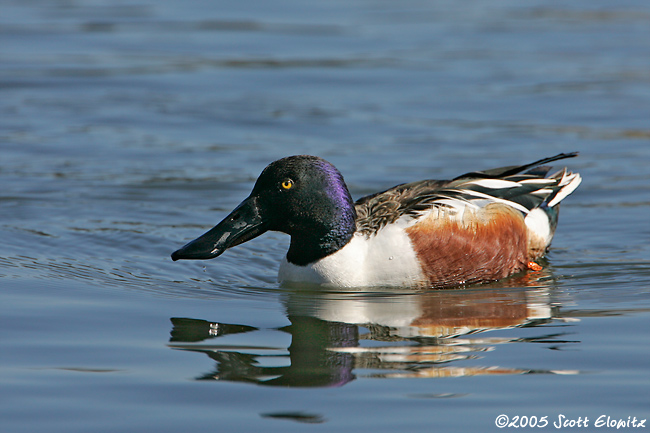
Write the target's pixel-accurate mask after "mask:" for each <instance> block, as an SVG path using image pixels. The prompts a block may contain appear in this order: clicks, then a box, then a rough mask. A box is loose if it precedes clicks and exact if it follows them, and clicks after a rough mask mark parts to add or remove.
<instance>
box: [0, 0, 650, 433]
mask: <svg viewBox="0 0 650 433" xmlns="http://www.w3.org/2000/svg"><path fill="white" fill-rule="evenodd" d="M648 71H650V5H648V4H647V3H646V2H643V1H640V0H636V1H633V0H630V1H623V2H615V3H613V2H604V1H586V0H579V1H574V2H570V3H566V2H557V1H538V2H527V3H525V4H524V3H522V2H491V1H482V0H476V1H472V2H451V1H447V2H421V1H416V0H407V1H403V2H397V3H396V2H372V1H345V2H320V3H318V2H297V1H291V0H286V1H279V2H263V1H259V0H248V1H243V2H236V3H234V2H230V3H222V2H212V1H202V2H192V3H190V4H188V3H186V2H180V1H172V0H163V1H155V2H154V1H147V0H145V1H141V2H138V3H131V2H128V1H123V2H122V1H121V2H108V1H102V0H98V1H86V0H80V1H76V2H50V1H30V2H24V1H15V0H8V1H5V2H3V4H2V5H1V6H0V185H2V189H1V190H0V239H1V241H2V245H3V246H2V249H1V250H0V343H1V347H0V401H1V403H2V404H1V405H0V431H2V432H8V433H18V432H30V433H31V432H40V431H43V432H66V433H69V432H88V431H92V432H116V431H120V432H122V431H137V432H154V431H155V432H179V431H184V432H185V431H199V430H209V431H262V430H269V431H300V432H303V431H311V430H314V431H316V430H317V431H336V432H340V431H360V430H362V429H366V430H372V431H374V432H389V431H390V432H392V431H409V432H410V431H423V432H424V431H427V432H428V431H434V430H439V431H471V432H476V431H496V430H499V429H498V428H497V427H496V425H495V420H496V419H497V417H498V416H499V415H500V414H505V415H507V416H508V417H509V420H510V421H513V422H514V423H515V425H516V424H517V423H519V424H521V423H522V421H523V419H524V417H526V418H525V419H526V423H527V424H529V423H531V422H532V420H533V417H535V422H536V423H537V424H538V425H541V424H542V418H543V417H547V418H546V423H547V425H546V427H543V428H540V430H548V429H552V430H556V428H555V426H554V422H558V419H559V418H560V417H561V416H565V417H567V419H572V420H577V419H578V418H579V417H582V418H585V417H587V418H589V422H588V427H587V428H581V429H580V431H589V430H593V431H603V430H604V429H603V428H602V427H601V428H598V426H597V425H596V420H597V419H598V418H599V417H600V416H601V415H605V418H604V420H606V419H607V418H606V417H607V416H610V417H611V419H616V420H618V419H624V420H627V419H628V417H630V419H632V418H633V417H636V418H637V419H644V418H650V409H649V408H650V398H649V397H648V392H647V390H648V387H649V386H650V364H649V363H648V358H649V357H650V337H649V335H648V329H649V326H648V325H650V320H649V319H650V248H649V247H648V240H649V239H650V229H649V227H650V226H649V225H648V215H650V187H649V185H650V170H649V169H648V164H649V163H650V124H649V123H648V119H650V90H649V89H650V74H649V72H648ZM567 151H580V153H581V154H580V157H579V158H576V159H572V160H567V161H566V164H567V165H568V166H569V167H570V168H571V169H572V170H574V171H579V172H580V173H581V174H582V176H583V179H584V181H583V184H582V185H581V186H580V188H579V189H578V190H577V191H576V192H575V193H574V194H573V195H572V196H570V197H569V198H568V199H567V200H566V201H565V203H564V204H563V207H562V211H561V216H560V224H559V228H558V231H557V234H556V238H555V240H554V243H553V247H552V249H551V251H550V253H549V255H548V260H547V262H546V263H545V266H544V269H543V271H541V272H538V273H529V274H528V275H526V276H523V277H521V278H511V279H508V280H505V281H502V282H498V283H493V284H489V285H485V286H480V287H473V288H467V289H464V290H447V291H418V292H412V291H408V290H392V291H385V290H382V291H372V292H367V291H347V292H346V291H339V290H330V291H313V290H306V289H305V290H300V289H295V288H294V289H290V288H283V287H280V286H279V285H278V283H277V282H276V275H277V266H278V263H279V261H280V259H281V257H282V256H283V254H284V253H285V251H286V248H287V245H288V239H287V238H286V236H284V235H281V234H277V233H269V234H266V235H264V236H262V237H260V238H258V239H255V240H254V241H251V242H249V243H247V244H244V245H241V246H239V247H237V248H235V249H232V250H230V251H228V252H227V253H225V254H224V255H223V256H221V257H219V258H218V259H216V260H212V261H207V262H176V263H174V262H172V261H171V260H170V258H169V254H170V253H171V252H172V251H173V250H175V249H176V248H178V247H179V246H181V245H183V244H184V243H185V242H186V241H188V240H190V239H192V238H194V237H196V236H197V235H198V234H201V233H203V231H205V230H206V229H208V228H210V227H211V226H212V225H214V224H215V223H217V222H218V221H219V220H220V219H221V218H222V217H223V216H225V215H226V214H227V213H228V212H229V211H230V210H231V209H232V208H233V207H234V206H236V205H237V204H238V203H239V202H240V201H241V199H243V198H244V197H246V196H247V195H248V193H249V192H250V189H251V188H252V184H253V182H254V180H255V179H256V177H257V175H258V174H259V172H260V171H261V170H262V169H263V168H264V167H265V166H266V165H267V164H268V163H269V162H270V161H273V160H274V159H277V158H279V157H282V156H287V155H292V154H301V153H308V154H316V155H319V156H321V157H324V158H326V159H328V160H329V161H330V162H332V163H334V164H335V165H336V166H337V167H338V168H339V170H340V171H341V172H342V173H343V174H344V176H345V179H346V181H347V183H348V185H349V187H350V190H351V192H352V194H353V196H354V197H360V196H362V195H365V194H369V193H372V192H375V191H378V190H381V189H385V188H388V187H390V186H392V185H395V184H398V183H402V182H408V181H412V180H418V179H424V178H449V177H453V176H456V175H458V174H460V173H463V172H466V171H470V170H476V169H487V168H492V167H498V166H501V165H512V164H518V163H524V162H529V161H532V160H535V159H537V158H541V157H545V156H550V155H553V154H556V153H559V152H567ZM516 417H519V418H516ZM646 424H648V422H646ZM528 428H530V427H525V428H523V429H524V430H526V429H528ZM647 428H648V427H646V428H645V429H647ZM513 429H514V428H513V427H506V428H505V429H504V430H513ZM537 429H538V427H536V428H534V430H537ZM576 429H577V427H576ZM517 430H518V429H517ZM636 430H637V431H638V430H643V429H636Z"/></svg>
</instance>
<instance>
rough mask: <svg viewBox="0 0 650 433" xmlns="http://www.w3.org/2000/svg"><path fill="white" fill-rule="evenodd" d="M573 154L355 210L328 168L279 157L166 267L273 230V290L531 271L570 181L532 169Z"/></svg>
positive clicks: (414, 187) (447, 282) (442, 283)
mask: <svg viewBox="0 0 650 433" xmlns="http://www.w3.org/2000/svg"><path fill="white" fill-rule="evenodd" d="M576 155H577V153H561V154H559V155H556V156H552V157H550V158H544V159H540V160H539V161H535V162H533V163H531V164H525V165H520V166H509V167H502V168H495V169H492V170H485V171H474V172H470V173H466V174H463V175H461V176H458V177H456V178H455V179H452V180H422V181H417V182H412V183H405V184H401V185H397V186H395V187H393V188H390V189H388V190H386V191H383V192H378V193H376V194H372V195H369V196H367V197H363V198H360V199H359V200H357V201H356V202H354V201H352V198H351V196H350V192H349V191H348V188H347V186H346V184H345V182H344V180H343V176H342V175H341V173H339V171H338V170H337V169H336V168H335V167H334V166H333V165H332V164H330V163H329V162H327V161H325V160H323V159H321V158H318V157H315V156H307V155H300V156H290V157H287V158H283V159H280V160H278V161H275V162H273V163H271V164H269V165H268V166H267V167H266V168H265V169H264V171H262V174H260V176H259V178H258V179H257V182H255V186H254V187H253V191H252V192H251V194H250V196H249V197H248V198H246V199H245V200H244V201H243V202H242V203H241V204H240V205H239V206H237V207H236V208H235V209H234V210H233V211H232V212H231V213H230V215H228V216H227V217H226V218H225V219H224V220H223V221H221V222H220V223H219V224H218V225H217V226H215V227H214V228H213V229H211V230H210V231H208V232H207V233H205V234H204V235H202V236H200V237H199V238H197V239H195V240H193V241H191V242H190V243H188V244H187V245H185V246H184V247H182V248H181V249H179V250H178V251H175V252H174V253H173V254H172V259H173V260H179V259H211V258H214V257H217V256H219V255H220V254H222V253H223V252H224V251H225V250H226V249H228V248H231V247H234V246H236V245H239V244H241V243H244V242H246V241H249V240H251V239H253V238H255V237H257V236H259V235H261V234H262V233H264V232H266V231H267V230H275V231H280V232H283V233H287V234H289V235H290V236H291V244H290V246H289V251H288V253H287V255H286V257H285V258H284V259H283V261H282V263H281V265H280V272H279V278H280V281H282V282H306V283H315V284H324V285H331V286H339V287H364V286H410V287H423V286H428V287H449V286H458V285H463V284H472V283H481V282H486V281H493V280H498V279H501V278H504V277H507V276H509V275H512V274H515V273H518V272H520V271H523V270H525V269H533V270H535V269H537V270H538V269H541V268H540V266H539V265H538V264H536V263H535V260H536V259H538V258H540V257H541V256H543V255H544V253H545V252H546V250H547V248H548V246H549V244H550V242H551V239H552V238H553V234H554V232H555V227H556V225H557V217H558V210H559V204H560V202H561V201H562V200H563V199H564V198H565V197H566V196H568V195H569V194H571V193H572V192H573V191H574V190H575V189H576V188H577V187H578V185H579V184H580V182H581V178H580V175H579V174H578V173H571V172H569V171H567V169H566V168H564V169H563V170H560V171H558V172H557V173H555V174H553V175H551V176H548V177H547V174H548V172H549V170H550V167H547V166H542V165H543V164H547V163H550V162H553V161H557V160H560V159H564V158H570V157H574V156H576Z"/></svg>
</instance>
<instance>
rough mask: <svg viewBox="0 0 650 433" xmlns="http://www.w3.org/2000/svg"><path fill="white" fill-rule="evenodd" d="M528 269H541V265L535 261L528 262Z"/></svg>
mask: <svg viewBox="0 0 650 433" xmlns="http://www.w3.org/2000/svg"><path fill="white" fill-rule="evenodd" d="M527 266H528V269H530V270H531V271H541V270H542V267H541V266H540V265H538V264H537V263H535V262H528V265H527Z"/></svg>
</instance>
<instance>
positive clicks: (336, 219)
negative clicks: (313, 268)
mask: <svg viewBox="0 0 650 433" xmlns="http://www.w3.org/2000/svg"><path fill="white" fill-rule="evenodd" d="M356 217H357V215H356V211H355V209H354V204H353V203H352V200H350V201H349V202H346V203H345V205H344V206H341V207H337V208H335V209H333V210H332V212H331V213H330V214H329V215H320V218H318V220H317V221H311V222H310V224H309V225H304V226H302V227H300V228H297V229H295V230H293V231H292V233H291V245H290V246H289V251H288V252H287V261H288V262H289V263H292V264H294V265H298V266H306V265H308V264H310V263H313V262H315V261H317V260H320V259H322V258H324V257H327V256H329V255H330V254H334V253H335V252H337V251H338V250H340V249H341V248H343V247H344V246H345V245H347V243H348V242H350V240H351V239H352V236H354V232H355V231H356Z"/></svg>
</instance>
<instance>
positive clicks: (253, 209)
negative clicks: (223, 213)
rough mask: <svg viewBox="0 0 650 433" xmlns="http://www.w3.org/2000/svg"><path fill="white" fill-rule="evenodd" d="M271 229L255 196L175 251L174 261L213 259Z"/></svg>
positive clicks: (173, 254)
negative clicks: (261, 212)
mask: <svg viewBox="0 0 650 433" xmlns="http://www.w3.org/2000/svg"><path fill="white" fill-rule="evenodd" d="M265 231H267V228H266V222H265V220H264V219H263V217H262V216H261V215H260V209H259V207H258V205H257V199H256V198H255V197H248V198H247V199H246V200H244V201H243V202H241V204H240V205H239V206H237V207H236V208H235V210H233V211H232V212H231V213H230V215H228V216H227V217H226V218H225V219H224V220H223V221H221V222H220V223H219V224H217V225H216V226H215V227H214V228H212V229H211V230H210V231H209V232H207V233H205V234H204V235H202V236H200V237H198V238H197V239H194V240H193V241H192V242H190V243H188V244H187V245H185V246H184V247H183V248H181V249H179V250H177V251H174V252H173V253H172V260H174V261H176V260H181V259H185V260H203V259H213V258H215V257H217V256H219V255H220V254H221V253H223V252H224V251H226V250H227V249H228V248H230V247H234V246H235V245H239V244H241V243H244V242H246V241H249V240H251V239H253V238H255V237H257V236H259V235H261V234H262V233H264V232H265Z"/></svg>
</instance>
